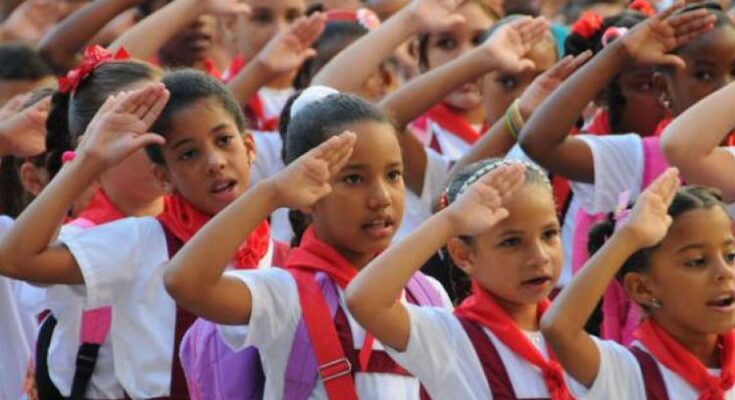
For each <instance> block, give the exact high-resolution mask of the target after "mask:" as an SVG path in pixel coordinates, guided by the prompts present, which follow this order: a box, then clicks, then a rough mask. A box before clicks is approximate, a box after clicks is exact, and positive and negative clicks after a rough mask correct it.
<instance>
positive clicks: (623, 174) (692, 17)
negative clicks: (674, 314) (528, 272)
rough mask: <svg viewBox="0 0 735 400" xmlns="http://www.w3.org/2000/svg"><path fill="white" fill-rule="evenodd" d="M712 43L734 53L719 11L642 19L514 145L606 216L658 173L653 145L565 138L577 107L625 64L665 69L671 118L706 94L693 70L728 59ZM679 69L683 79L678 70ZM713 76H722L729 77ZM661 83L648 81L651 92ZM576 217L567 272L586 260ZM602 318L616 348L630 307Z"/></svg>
mask: <svg viewBox="0 0 735 400" xmlns="http://www.w3.org/2000/svg"><path fill="white" fill-rule="evenodd" d="M713 25H714V29H713ZM712 40H715V41H725V42H727V43H730V42H731V41H732V43H733V44H734V45H735V30H734V29H733V23H732V21H731V20H730V19H729V18H727V17H725V16H724V14H723V13H722V12H721V11H719V10H716V9H710V8H709V6H708V5H707V3H704V5H702V4H696V5H691V6H687V7H684V5H683V4H679V3H677V5H675V6H673V7H672V8H670V9H669V10H667V11H666V12H665V13H662V14H659V15H656V16H653V17H650V18H649V19H647V20H646V21H645V22H642V23H640V24H638V25H637V26H636V27H635V28H633V29H632V30H631V31H630V32H628V33H626V34H625V35H623V36H621V37H619V38H618V39H616V40H614V41H613V42H612V43H610V44H609V45H608V46H606V47H605V48H604V49H603V50H602V51H601V52H600V53H599V54H598V55H597V56H595V57H594V58H593V59H592V60H591V61H590V62H589V63H587V64H586V65H585V66H584V67H582V68H581V69H580V70H579V72H578V73H576V74H574V75H573V76H572V77H571V78H570V79H568V80H567V81H566V82H564V83H563V84H562V85H561V86H560V87H559V88H558V89H557V90H556V91H555V92H554V93H553V94H552V95H551V97H549V99H548V100H547V101H546V102H545V103H544V104H543V105H542V106H541V107H540V108H539V109H538V110H537V111H536V112H535V113H534V114H533V116H532V117H531V119H530V120H529V121H528V123H527V124H526V126H525V127H524V128H523V132H522V134H521V138H520V144H521V146H522V147H523V150H524V151H525V152H526V153H527V154H528V155H529V156H530V157H531V158H532V159H533V160H534V161H536V162H538V163H539V164H540V165H541V166H543V167H545V168H547V169H548V170H549V171H550V172H552V173H555V174H558V175H561V176H564V177H566V178H569V179H570V180H572V181H573V183H572V190H573V192H574V197H575V198H576V199H577V200H578V201H579V202H580V205H581V207H582V209H584V211H586V212H587V213H606V212H610V211H612V210H613V209H614V207H615V205H616V200H617V195H618V194H619V193H620V192H623V191H626V190H629V191H630V192H631V196H633V197H635V196H636V195H637V194H638V193H640V191H641V190H642V188H645V186H647V185H648V184H649V183H650V182H651V181H653V179H654V178H655V177H656V176H658V175H659V174H661V172H663V170H664V169H665V167H666V162H665V159H664V158H663V156H662V154H661V152H660V150H659V148H658V137H651V138H646V139H642V138H641V136H640V135H637V134H628V135H607V136H596V135H575V136H569V132H571V130H572V128H573V127H574V124H575V123H576V121H577V120H578V118H579V117H580V115H582V113H583V110H584V109H585V107H586V106H587V105H588V104H589V103H590V102H591V101H592V100H593V99H594V97H595V96H597V94H598V93H600V92H601V91H602V90H603V88H604V87H605V85H606V84H607V83H608V82H610V81H611V80H612V79H613V78H614V77H615V76H616V75H617V74H619V73H620V71H621V70H622V69H623V67H624V66H625V65H626V64H636V65H669V66H670V68H669V69H668V71H669V72H668V74H669V75H668V76H669V77H668V78H666V80H667V81H668V82H670V83H671V84H672V85H673V86H669V88H671V90H670V91H666V92H663V91H661V92H659V93H660V94H661V96H662V97H666V96H669V94H668V93H675V94H676V96H677V98H678V99H679V100H677V101H676V102H668V104H669V106H670V107H669V109H670V110H671V112H672V113H673V114H674V115H676V114H678V112H680V110H681V107H683V106H684V104H686V107H688V106H689V105H691V104H693V103H690V101H695V99H694V98H693V97H695V96H692V95H691V94H693V93H694V92H696V93H698V94H701V95H705V93H701V92H704V91H707V90H713V89H714V88H712V85H713V83H710V81H705V80H702V79H698V78H696V77H695V76H696V75H694V72H693V71H695V70H697V68H701V63H700V61H701V60H702V59H711V58H712V57H717V58H718V59H720V58H728V57H729V58H732V59H735V51H730V52H729V53H723V52H722V51H721V49H718V48H717V47H713V45H711V43H712V42H711V41H712ZM733 48H734V49H735V47H733ZM674 49H678V50H677V54H678V55H674V54H668V53H669V52H670V51H673V50H674ZM685 61H686V65H687V71H688V72H684V70H683V69H682V65H684V64H685ZM690 69H691V70H690ZM719 71H720V73H722V74H729V73H730V72H729V69H728V70H727V71H724V70H719ZM663 79H664V78H663V77H659V78H657V79H656V81H657V82H659V86H657V87H659V89H661V87H660V84H662V83H663ZM688 85H693V86H691V88H690V87H689V86H688ZM695 88H696V90H695ZM660 98H661V97H659V99H660ZM697 100H698V99H697ZM577 217H578V218H577V221H576V224H575V240H574V242H573V251H572V257H573V268H574V270H577V269H579V268H580V267H581V266H582V265H583V263H584V260H585V259H586V256H587V254H586V249H587V246H586V236H585V234H584V232H586V231H588V229H589V223H587V224H585V223H583V221H582V220H580V218H579V215H578V216H577ZM585 227H586V228H585ZM606 301H607V300H606ZM609 304H615V303H609ZM604 318H605V319H608V318H610V319H609V321H610V323H609V324H608V323H607V322H603V324H604V330H605V332H606V333H605V334H606V335H610V336H608V337H610V338H614V339H617V340H620V341H621V342H624V343H627V342H628V341H629V340H630V339H631V334H632V331H633V329H634V328H635V325H637V322H636V321H637V319H638V318H637V314H636V310H635V307H632V308H631V309H628V307H627V305H626V306H624V307H619V308H618V311H617V312H615V313H612V312H608V313H606V314H605V315H604Z"/></svg>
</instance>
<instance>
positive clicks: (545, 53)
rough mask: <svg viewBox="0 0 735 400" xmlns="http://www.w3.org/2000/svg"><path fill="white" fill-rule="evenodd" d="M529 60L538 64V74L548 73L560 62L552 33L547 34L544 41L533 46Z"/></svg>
mask: <svg viewBox="0 0 735 400" xmlns="http://www.w3.org/2000/svg"><path fill="white" fill-rule="evenodd" d="M528 58H530V59H531V60H532V61H533V62H534V64H536V71H537V72H543V71H546V70H547V69H549V68H551V67H552V66H553V65H554V64H556V62H557V61H559V56H558V55H557V53H556V41H555V40H554V38H553V36H552V34H551V31H549V32H548V33H547V34H546V37H545V38H544V39H543V40H541V41H540V42H538V43H537V44H536V45H535V46H533V48H532V49H531V52H530V53H529V54H528Z"/></svg>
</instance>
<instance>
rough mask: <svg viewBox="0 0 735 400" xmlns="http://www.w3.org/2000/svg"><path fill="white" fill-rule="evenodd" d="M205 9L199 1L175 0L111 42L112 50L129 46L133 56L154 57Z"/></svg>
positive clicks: (141, 57) (139, 57) (127, 48)
mask: <svg viewBox="0 0 735 400" xmlns="http://www.w3.org/2000/svg"><path fill="white" fill-rule="evenodd" d="M203 12H204V8H203V5H202V4H201V2H200V1H199V0H176V1H173V2H171V3H169V4H168V5H167V6H165V7H164V8H162V9H160V10H158V11H156V12H155V13H153V14H151V15H150V16H148V17H147V18H145V19H144V20H143V21H141V22H139V23H138V24H136V25H135V26H133V27H132V28H131V29H129V30H128V31H126V32H125V33H124V34H123V35H122V36H120V37H119V38H118V39H117V40H115V41H114V42H113V43H112V44H111V45H110V48H109V50H110V51H116V50H117V49H119V48H120V47H125V49H126V50H127V51H128V53H129V54H130V56H131V57H134V58H138V59H141V60H145V61H147V60H150V59H152V58H153V57H155V55H156V54H157V53H158V51H159V50H160V49H161V47H163V45H164V44H166V43H167V42H168V41H169V40H170V39H171V38H172V37H173V36H174V35H176V34H177V33H178V32H181V31H183V30H184V29H186V27H188V26H189V25H190V24H191V23H192V22H193V21H194V20H195V19H196V18H197V17H198V16H199V15H201V14H202V13H203Z"/></svg>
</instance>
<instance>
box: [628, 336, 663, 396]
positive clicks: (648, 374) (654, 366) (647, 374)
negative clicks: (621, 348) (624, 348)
mask: <svg viewBox="0 0 735 400" xmlns="http://www.w3.org/2000/svg"><path fill="white" fill-rule="evenodd" d="M630 352H631V353H633V356H635V358H636V360H638V365H639V366H640V367H641V372H643V384H644V385H645V386H646V398H647V400H669V395H668V393H667V392H666V383H665V382H664V377H663V375H661V369H660V368H659V367H658V363H657V362H656V359H654V358H653V356H652V355H650V354H649V353H648V352H647V351H645V350H643V349H641V348H639V347H636V346H632V347H631V348H630Z"/></svg>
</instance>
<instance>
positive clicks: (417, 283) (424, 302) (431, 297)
mask: <svg viewBox="0 0 735 400" xmlns="http://www.w3.org/2000/svg"><path fill="white" fill-rule="evenodd" d="M406 290H407V291H408V293H409V294H410V295H411V296H413V298H414V300H416V304H417V305H420V306H433V307H441V306H442V305H443V304H442V298H441V295H440V294H439V291H437V290H436V288H435V287H434V285H432V284H431V282H430V281H429V278H427V277H426V275H424V274H423V273H421V272H417V273H415V274H413V276H411V279H409V280H408V283H406Z"/></svg>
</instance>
